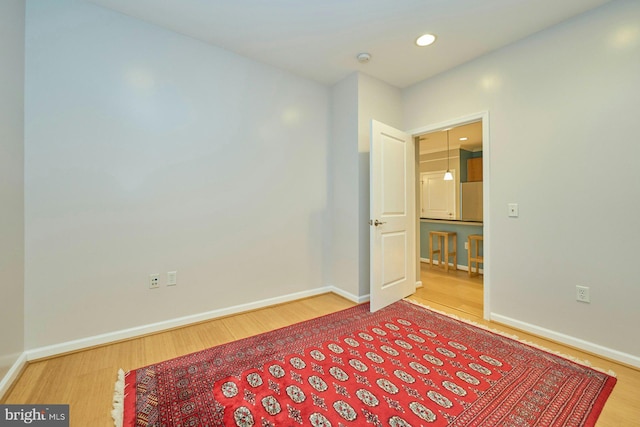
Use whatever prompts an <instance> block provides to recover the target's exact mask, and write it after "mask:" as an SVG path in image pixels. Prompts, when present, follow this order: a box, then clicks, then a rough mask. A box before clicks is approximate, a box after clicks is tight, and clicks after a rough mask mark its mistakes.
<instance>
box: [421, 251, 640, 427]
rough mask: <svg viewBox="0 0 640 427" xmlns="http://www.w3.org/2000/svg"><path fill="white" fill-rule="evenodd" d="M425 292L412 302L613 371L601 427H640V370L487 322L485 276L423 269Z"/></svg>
mask: <svg viewBox="0 0 640 427" xmlns="http://www.w3.org/2000/svg"><path fill="white" fill-rule="evenodd" d="M420 269H421V280H422V284H423V286H422V288H419V289H417V290H416V293H414V294H413V295H411V296H410V297H409V299H412V300H414V301H416V302H419V303H421V304H424V305H427V306H429V307H431V308H433V309H436V310H439V311H443V312H446V313H449V314H453V315H456V316H458V317H459V318H461V319H466V320H470V321H472V322H475V323H478V324H481V325H484V326H487V327H489V328H491V329H493V330H498V331H501V332H504V333H506V334H509V335H512V336H513V335H515V336H517V337H518V338H519V339H521V340H524V341H527V342H532V343H535V344H537V345H540V346H543V347H545V348H547V349H550V350H551V351H555V352H559V353H561V354H564V355H568V356H571V357H574V358H577V359H579V360H584V361H588V362H589V363H590V365H591V366H594V367H597V368H600V369H604V370H612V371H614V372H615V373H616V376H617V378H618V382H617V384H616V386H615V387H614V389H613V392H612V393H611V396H610V397H609V399H608V400H607V403H606V405H605V407H604V409H603V410H602V413H601V415H600V417H599V418H598V422H597V424H596V426H597V427H619V426H624V427H627V426H640V369H636V368H632V367H629V366H625V365H622V364H620V363H616V362H613V361H611V360H608V359H604V358H602V357H599V356H596V355H593V354H590V353H586V352H583V351H580V350H577V349H575V348H571V347H568V346H566V345H562V344H559V343H556V342H553V341H550V340H547V339H544V338H540V337H537V336H534V335H531V334H527V333H526V332H523V331H520V330H517V329H513V328H510V327H508V326H504V325H500V324H498V323H495V322H487V321H485V320H484V319H483V318H482V310H483V304H482V298H483V292H482V276H480V277H474V278H471V279H470V278H469V275H468V273H467V272H466V271H461V270H458V271H451V270H449V272H448V273H445V272H444V271H443V270H440V269H438V268H435V267H431V266H430V265H429V264H426V263H422V265H421V268H420Z"/></svg>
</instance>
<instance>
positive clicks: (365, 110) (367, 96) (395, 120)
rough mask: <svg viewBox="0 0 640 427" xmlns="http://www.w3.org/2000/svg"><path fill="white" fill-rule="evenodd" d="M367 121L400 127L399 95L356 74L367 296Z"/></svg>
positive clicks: (362, 285)
mask: <svg viewBox="0 0 640 427" xmlns="http://www.w3.org/2000/svg"><path fill="white" fill-rule="evenodd" d="M371 120H376V121H379V122H382V123H385V124H387V125H389V126H392V127H395V128H397V129H401V128H402V96H401V91H400V89H398V88H396V87H394V86H391V85H389V84H387V83H385V82H382V81H380V80H378V79H375V78H373V77H371V76H369V75H367V74H364V73H358V164H359V188H360V191H359V200H358V229H359V238H358V246H359V260H360V261H359V271H360V274H359V295H367V294H369V288H370V281H371V271H370V270H371V263H370V250H369V248H370V243H369V242H370V225H369V219H371V216H370V215H369V212H370V200H369V199H370V198H369V161H370V159H369V157H370V156H369V151H370V144H371V143H370V141H371Z"/></svg>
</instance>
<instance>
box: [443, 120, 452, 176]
mask: <svg viewBox="0 0 640 427" xmlns="http://www.w3.org/2000/svg"><path fill="white" fill-rule="evenodd" d="M444 180H445V181H452V180H453V174H452V173H451V171H450V170H449V129H447V171H446V172H445V173H444Z"/></svg>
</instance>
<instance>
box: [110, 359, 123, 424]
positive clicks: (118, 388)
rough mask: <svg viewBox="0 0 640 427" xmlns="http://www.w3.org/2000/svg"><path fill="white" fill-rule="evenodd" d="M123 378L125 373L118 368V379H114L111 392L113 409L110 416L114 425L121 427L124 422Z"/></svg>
mask: <svg viewBox="0 0 640 427" xmlns="http://www.w3.org/2000/svg"><path fill="white" fill-rule="evenodd" d="M124 378H125V373H124V371H123V370H122V369H118V380H117V381H116V384H115V387H114V392H113V410H112V411H111V417H112V418H113V423H114V425H115V427H122V424H123V422H124V420H123V418H124V396H125V394H124V384H125V383H124Z"/></svg>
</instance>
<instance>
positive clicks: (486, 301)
mask: <svg viewBox="0 0 640 427" xmlns="http://www.w3.org/2000/svg"><path fill="white" fill-rule="evenodd" d="M477 121H482V171H483V175H484V176H486V177H490V176H491V162H490V158H491V140H490V136H491V134H490V132H489V111H480V112H478V113H473V114H469V115H466V116H462V117H458V118H457V119H450V120H447V121H444V122H440V123H436V124H431V125H427V126H423V127H420V128H417V129H412V130H409V131H407V133H408V134H410V135H411V136H412V137H416V136H419V135H421V134H424V133H429V132H434V131H437V130H444V129H446V128H448V127H452V126H460V125H465V124H468V123H472V122H477ZM411 179H414V178H413V177H411ZM490 193H491V191H490V179H485V180H484V181H483V184H482V197H483V199H482V203H483V206H484V210H483V211H484V216H483V231H482V234H483V236H484V243H483V245H482V251H483V258H484V261H485V264H483V267H484V269H485V270H484V278H483V283H484V288H483V305H484V312H483V315H482V317H483V318H484V319H485V320H489V319H490V318H491V298H490V296H491V262H490V261H491V227H490V224H491V204H490V199H489V194H490ZM416 233H417V231H416ZM416 255H419V254H416Z"/></svg>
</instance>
